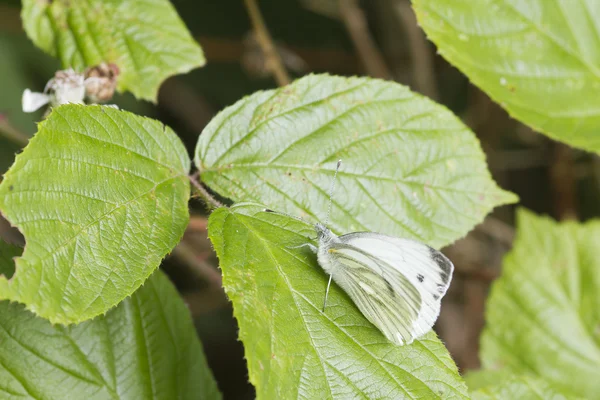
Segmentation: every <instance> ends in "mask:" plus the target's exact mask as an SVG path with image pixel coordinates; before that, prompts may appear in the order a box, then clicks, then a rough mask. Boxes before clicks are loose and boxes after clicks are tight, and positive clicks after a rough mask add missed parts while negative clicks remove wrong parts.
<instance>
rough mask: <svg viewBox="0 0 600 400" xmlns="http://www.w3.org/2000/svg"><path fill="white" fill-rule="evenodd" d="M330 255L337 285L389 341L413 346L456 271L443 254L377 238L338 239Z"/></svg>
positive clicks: (406, 242)
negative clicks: (412, 343)
mask: <svg viewBox="0 0 600 400" xmlns="http://www.w3.org/2000/svg"><path fill="white" fill-rule="evenodd" d="M327 253H328V254H329V255H330V257H331V259H330V261H331V263H332V264H333V265H332V267H333V268H332V272H333V280H334V281H335V282H336V283H337V284H338V285H339V286H340V287H341V288H342V289H344V291H346V293H348V295H349V296H350V297H351V298H352V300H353V301H354V303H355V304H356V305H357V307H358V308H359V310H360V311H361V312H362V313H363V315H364V316H365V317H366V318H367V319H368V320H369V321H371V322H372V323H373V324H374V325H375V326H376V327H377V328H379V330H381V332H382V333H383V334H384V335H385V336H386V337H387V338H388V339H389V340H390V341H392V342H394V343H396V344H399V345H402V344H407V343H411V342H412V341H413V340H414V339H415V338H418V337H420V336H422V335H424V334H425V333H426V332H428V331H429V330H430V329H431V327H432V326H433V324H434V323H435V321H436V319H437V317H438V315H439V313H440V304H441V298H442V297H443V296H444V294H446V291H447V290H448V287H449V285H450V280H451V277H452V272H453V269H454V266H453V265H452V262H450V260H448V258H446V256H444V255H443V254H442V253H440V252H439V251H437V250H435V249H433V248H431V247H429V246H427V245H425V244H422V243H419V242H415V241H413V240H409V239H400V238H395V237H391V236H387V235H383V234H378V233H373V232H356V233H349V234H347V235H343V236H340V237H339V238H338V240H335V241H331V242H329V243H328V244H327Z"/></svg>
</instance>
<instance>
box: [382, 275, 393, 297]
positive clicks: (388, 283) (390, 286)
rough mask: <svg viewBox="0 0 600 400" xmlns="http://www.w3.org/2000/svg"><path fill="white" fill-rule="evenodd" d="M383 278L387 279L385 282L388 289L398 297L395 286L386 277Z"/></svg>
mask: <svg viewBox="0 0 600 400" xmlns="http://www.w3.org/2000/svg"><path fill="white" fill-rule="evenodd" d="M383 280H384V281H385V284H386V286H387V288H388V290H389V291H390V293H391V295H392V297H396V292H395V291H394V288H393V287H392V284H391V283H390V282H389V281H388V280H387V279H385V278H383Z"/></svg>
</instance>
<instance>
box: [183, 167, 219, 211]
mask: <svg viewBox="0 0 600 400" xmlns="http://www.w3.org/2000/svg"><path fill="white" fill-rule="evenodd" d="M198 176H199V174H198V172H196V173H195V174H193V175H190V176H188V178H189V180H190V182H191V183H192V185H193V186H194V188H196V190H197V191H198V194H199V195H200V197H202V199H204V201H206V204H208V205H210V206H212V208H218V207H223V205H224V204H223V203H221V202H220V201H219V200H217V199H215V198H214V197H213V196H212V195H211V194H210V193H209V192H208V190H206V188H205V187H204V186H202V184H201V183H200V182H198Z"/></svg>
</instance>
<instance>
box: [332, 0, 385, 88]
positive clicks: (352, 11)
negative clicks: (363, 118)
mask: <svg viewBox="0 0 600 400" xmlns="http://www.w3.org/2000/svg"><path fill="white" fill-rule="evenodd" d="M339 7H340V14H341V16H342V20H343V21H344V24H345V25H346V29H347V30H348V33H349V34H350V38H351V39H352V42H353V43H354V47H356V51H358V55H359V56H360V59H361V61H362V63H363V65H364V66H365V68H366V70H367V74H369V75H370V76H372V77H374V78H381V79H388V80H391V79H392V73H391V72H390V69H389V68H388V66H387V65H386V63H385V60H384V58H383V56H382V55H381V52H380V51H379V49H378V48H377V46H376V45H375V40H373V37H372V36H371V33H370V32H369V29H368V26H367V19H366V17H365V15H364V13H363V11H362V10H361V9H360V7H359V5H358V0H339Z"/></svg>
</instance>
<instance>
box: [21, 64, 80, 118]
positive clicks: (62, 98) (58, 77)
mask: <svg viewBox="0 0 600 400" xmlns="http://www.w3.org/2000/svg"><path fill="white" fill-rule="evenodd" d="M84 97H85V79H84V77H83V74H80V73H77V72H75V71H74V70H73V69H65V70H61V71H57V72H56V74H54V78H52V79H50V80H49V81H48V83H47V84H46V88H45V89H44V91H43V92H42V93H39V92H32V91H31V90H29V89H25V91H24V92H23V97H22V99H21V103H22V106H23V112H34V111H36V110H38V109H39V108H40V107H42V106H44V105H46V104H48V103H50V106H58V105H61V104H67V103H76V104H83V99H84Z"/></svg>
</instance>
